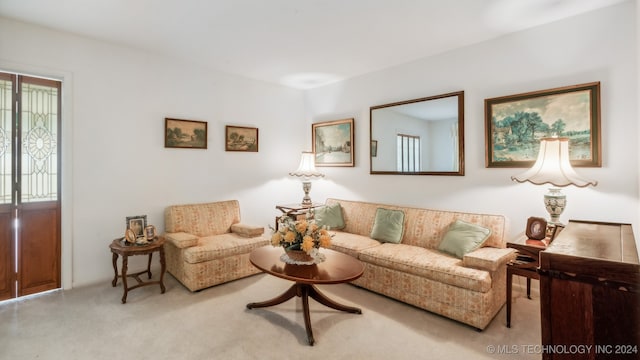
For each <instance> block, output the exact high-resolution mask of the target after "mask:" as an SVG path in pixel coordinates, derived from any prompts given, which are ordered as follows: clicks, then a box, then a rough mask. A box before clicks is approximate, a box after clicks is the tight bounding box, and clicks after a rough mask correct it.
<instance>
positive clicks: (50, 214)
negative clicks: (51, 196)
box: [18, 202, 60, 296]
mask: <svg viewBox="0 0 640 360" xmlns="http://www.w3.org/2000/svg"><path fill="white" fill-rule="evenodd" d="M18 214H19V219H20V229H19V238H20V242H19V245H18V252H19V259H20V262H19V264H18V267H19V269H18V284H19V285H18V296H24V295H29V294H35V293H38V292H42V291H47V290H52V289H57V288H59V287H60V228H59V226H58V224H59V221H58V219H59V217H60V212H59V209H58V203H57V202H53V203H30V204H23V205H22V206H20V209H19V212H18Z"/></svg>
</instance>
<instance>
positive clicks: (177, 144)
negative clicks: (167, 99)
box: [164, 118, 207, 149]
mask: <svg viewBox="0 0 640 360" xmlns="http://www.w3.org/2000/svg"><path fill="white" fill-rule="evenodd" d="M164 147H166V148H186V149H206V148H207V123H206V122H205V121H193V120H179V119H170V118H165V119H164Z"/></svg>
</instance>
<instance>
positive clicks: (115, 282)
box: [111, 253, 118, 287]
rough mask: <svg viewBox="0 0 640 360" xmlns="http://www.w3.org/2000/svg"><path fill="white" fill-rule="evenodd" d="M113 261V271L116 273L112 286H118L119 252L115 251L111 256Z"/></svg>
mask: <svg viewBox="0 0 640 360" xmlns="http://www.w3.org/2000/svg"><path fill="white" fill-rule="evenodd" d="M111 262H112V263H113V272H114V273H115V276H114V277H113V281H112V282H111V286H113V287H116V284H117V283H118V254H116V253H113V255H112V256H111Z"/></svg>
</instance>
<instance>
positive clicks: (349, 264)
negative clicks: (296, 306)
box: [247, 245, 364, 345]
mask: <svg viewBox="0 0 640 360" xmlns="http://www.w3.org/2000/svg"><path fill="white" fill-rule="evenodd" d="M321 251H322V253H323V254H324V255H326V257H327V258H326V260H325V261H324V262H322V263H320V264H317V265H291V264H286V263H284V262H282V261H281V260H280V256H281V255H282V254H283V253H284V251H283V249H282V248H277V247H273V246H268V245H267V246H264V247H261V248H257V249H255V250H253V251H252V252H251V254H250V255H249V261H251V263H252V264H253V265H254V266H255V267H257V268H258V269H260V270H262V271H264V272H265V273H267V274H271V275H273V276H276V277H279V278H282V279H286V280H291V281H294V282H295V284H293V285H292V286H291V287H290V288H289V289H288V290H287V291H285V292H284V293H282V294H281V295H280V296H277V297H275V298H273V299H271V300H267V301H262V302H254V303H249V304H247V308H249V309H254V308H261V307H268V306H274V305H278V304H282V303H283V302H285V301H287V300H289V299H291V298H293V297H294V296H299V297H301V298H302V311H303V314H304V325H305V327H306V329H307V340H308V342H309V345H313V344H314V342H315V340H314V339H313V331H312V330H311V318H310V316H309V297H311V298H313V299H315V300H316V301H317V302H319V303H320V304H322V305H324V306H328V307H330V308H333V309H336V310H340V311H346V312H349V313H353V314H362V310H360V309H359V308H356V307H351V306H346V305H342V304H339V303H337V302H335V301H333V300H331V299H329V298H328V297H327V296H326V295H324V294H322V293H321V292H320V291H319V290H318V289H317V288H316V287H315V285H318V284H319V285H328V284H342V283H347V282H350V281H353V280H355V279H357V278H359V277H360V276H362V273H363V271H364V265H363V264H362V263H361V262H360V261H359V260H357V259H355V258H353V257H351V256H349V255H345V254H342V253H339V252H337V251H333V250H329V249H322V250H321Z"/></svg>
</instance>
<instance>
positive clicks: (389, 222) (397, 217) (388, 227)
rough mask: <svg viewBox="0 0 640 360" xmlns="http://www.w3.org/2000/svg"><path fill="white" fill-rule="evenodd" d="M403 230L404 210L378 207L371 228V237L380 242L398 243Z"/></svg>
mask: <svg viewBox="0 0 640 360" xmlns="http://www.w3.org/2000/svg"><path fill="white" fill-rule="evenodd" d="M403 232H404V211H402V210H392V209H385V208H378V209H377V210H376V217H375V219H374V221H373V229H371V238H372V239H375V240H380V241H382V242H390V243H396V244H398V243H400V241H402V233H403Z"/></svg>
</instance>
